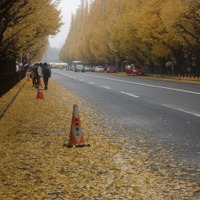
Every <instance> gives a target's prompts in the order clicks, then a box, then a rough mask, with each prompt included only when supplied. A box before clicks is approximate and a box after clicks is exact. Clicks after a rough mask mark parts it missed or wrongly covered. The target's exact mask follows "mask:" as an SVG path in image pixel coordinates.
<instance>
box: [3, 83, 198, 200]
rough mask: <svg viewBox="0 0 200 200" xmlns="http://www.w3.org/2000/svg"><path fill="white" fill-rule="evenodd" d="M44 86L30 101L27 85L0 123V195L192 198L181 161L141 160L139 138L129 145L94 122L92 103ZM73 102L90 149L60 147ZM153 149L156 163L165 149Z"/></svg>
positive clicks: (194, 185) (144, 153) (65, 199)
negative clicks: (157, 150)
mask: <svg viewBox="0 0 200 200" xmlns="http://www.w3.org/2000/svg"><path fill="white" fill-rule="evenodd" d="M49 88H50V89H49V90H48V91H44V93H45V94H44V95H45V99H42V100H40V99H36V92H37V91H36V90H35V89H34V88H32V87H31V85H30V84H29V82H27V83H26V85H25V86H24V88H23V89H22V91H21V92H20V94H19V96H18V97H17V99H16V100H15V101H14V103H13V104H12V105H11V106H10V108H9V109H8V110H7V112H6V113H5V116H4V117H3V118H2V119H1V120H0V127H1V134H0V147H1V148H0V149H1V152H0V156H1V163H0V178H1V190H0V199H5V200H13V199H16V200H17V199H20V200H25V199H26V200H32V199H33V200H35V199H37V200H40V199H41V200H43V199H45V200H46V199H49V200H52V199H62V200H70V199H72V200H73V199H78V200H79V199H80V200H82V199H87V200H88V199H91V200H92V199H95V200H99V199H102V200H114V199H116V200H119V199H130V200H133V199H134V200H151V199H152V200H168V199H171V200H172V199H174V200H175V199H176V200H180V199H194V200H197V199H199V189H198V187H199V181H197V180H196V181H195V178H194V177H195V175H194V177H191V174H189V173H187V172H186V170H183V169H184V166H179V165H176V164H173V163H170V164H168V165H166V166H165V167H163V165H162V166H161V162H159V161H158V160H157V161H155V160H154V159H153V158H150V157H149V155H150V153H152V152H151V150H150V149H148V145H146V144H147V141H146V140H145V139H144V138H142V137H139V136H138V138H137V139H136V140H133V141H131V146H130V145H129V144H128V143H129V142H130V140H129V139H128V138H126V137H125V136H121V135H120V136H119V137H118V133H115V132H113V130H111V129H110V127H109V126H110V124H109V126H108V127H106V126H105V123H104V124H100V123H99V122H100V121H102V120H99V117H101V116H99V114H98V115H97V114H96V113H95V109H97V108H95V107H94V106H93V105H91V104H90V103H88V102H84V101H83V100H82V99H80V98H78V97H77V96H74V95H73V94H72V93H70V92H69V91H67V90H65V89H63V88H62V87H60V86H59V85H58V84H57V83H56V82H54V81H53V80H51V81H50V83H49ZM11 92H12V91H11ZM73 104H78V105H84V106H79V112H80V117H81V122H82V128H83V133H84V136H85V139H86V140H88V142H89V143H90V144H91V147H84V148H67V147H64V145H63V144H64V143H65V142H66V141H67V140H68V139H69V138H68V137H69V131H70V125H71V124H70V123H71V116H72V107H73ZM102 127H103V128H102ZM136 141H140V143H141V144H142V145H141V146H138V145H136ZM159 148H160V151H159V152H158V155H157V157H160V161H161V160H163V158H164V157H163V155H166V154H167V151H166V150H164V149H162V147H159ZM165 159H166V158H165ZM181 169H182V170H181ZM192 170H194V169H192ZM199 171H200V170H199V168H196V169H195V173H197V172H198V173H199ZM188 177H190V178H188ZM191 179H193V180H191Z"/></svg>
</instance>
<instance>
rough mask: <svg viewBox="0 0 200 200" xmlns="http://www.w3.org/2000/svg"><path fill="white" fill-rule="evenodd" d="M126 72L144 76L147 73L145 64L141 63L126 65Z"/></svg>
mask: <svg viewBox="0 0 200 200" xmlns="http://www.w3.org/2000/svg"><path fill="white" fill-rule="evenodd" d="M125 72H126V74H128V75H129V76H130V75H132V76H136V75H138V76H144V75H145V69H144V66H143V65H141V64H131V65H126V66H125Z"/></svg>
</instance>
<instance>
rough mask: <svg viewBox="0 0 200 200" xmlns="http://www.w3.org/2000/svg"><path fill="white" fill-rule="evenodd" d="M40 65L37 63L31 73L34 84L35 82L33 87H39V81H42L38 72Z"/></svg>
mask: <svg viewBox="0 0 200 200" xmlns="http://www.w3.org/2000/svg"><path fill="white" fill-rule="evenodd" d="M38 67H39V65H38V63H36V64H35V65H34V66H33V70H32V75H31V78H32V84H33V87H35V88H38V85H39V81H40V77H39V74H38Z"/></svg>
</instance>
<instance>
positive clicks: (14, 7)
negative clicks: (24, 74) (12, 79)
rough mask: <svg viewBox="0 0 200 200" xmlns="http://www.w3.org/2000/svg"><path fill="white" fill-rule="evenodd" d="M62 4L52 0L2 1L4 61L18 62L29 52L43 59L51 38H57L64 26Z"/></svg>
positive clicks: (0, 52)
mask: <svg viewBox="0 0 200 200" xmlns="http://www.w3.org/2000/svg"><path fill="white" fill-rule="evenodd" d="M58 3H59V1H53V2H52V1H51V0H29V1H26V0H22V1H11V0H3V1H1V3H0V7H1V8H2V9H1V17H0V26H1V30H0V55H1V60H2V59H13V58H16V57H17V56H19V55H20V54H23V53H25V52H26V51H27V50H28V51H30V52H31V55H32V56H34V55H35V56H36V57H37V58H41V57H42V56H43V54H44V52H45V49H46V47H47V45H48V39H47V38H48V36H49V35H55V34H57V32H58V31H59V28H60V26H61V25H62V23H61V17H60V11H59V10H58V9H57V5H58ZM33 59H34V57H33Z"/></svg>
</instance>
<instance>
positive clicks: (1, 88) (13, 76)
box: [0, 71, 26, 97]
mask: <svg viewBox="0 0 200 200" xmlns="http://www.w3.org/2000/svg"><path fill="white" fill-rule="evenodd" d="M25 74H26V72H25V71H18V72H10V73H5V74H0V97H2V96H3V95H4V94H6V93H7V92H8V91H9V90H10V89H11V88H13V87H14V86H15V85H16V84H17V83H18V82H19V81H20V80H22V79H23V78H24V77H25Z"/></svg>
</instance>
